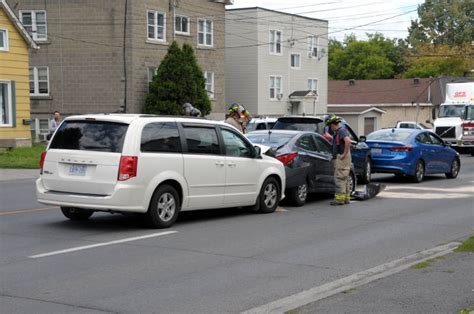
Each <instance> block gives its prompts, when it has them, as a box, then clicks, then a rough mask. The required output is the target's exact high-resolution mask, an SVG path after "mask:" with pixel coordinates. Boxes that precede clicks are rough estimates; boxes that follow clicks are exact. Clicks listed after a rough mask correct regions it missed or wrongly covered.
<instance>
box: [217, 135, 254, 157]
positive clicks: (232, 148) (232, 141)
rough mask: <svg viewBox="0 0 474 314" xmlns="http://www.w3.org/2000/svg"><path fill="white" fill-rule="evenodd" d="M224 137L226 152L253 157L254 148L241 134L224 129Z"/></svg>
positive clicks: (228, 154)
mask: <svg viewBox="0 0 474 314" xmlns="http://www.w3.org/2000/svg"><path fill="white" fill-rule="evenodd" d="M222 137H223V138H224V145H225V154H226V156H232V157H244V158H252V157H253V148H252V146H251V145H249V144H248V143H247V142H246V141H244V140H243V139H242V138H241V137H240V136H239V135H237V134H236V133H234V132H232V131H229V130H222Z"/></svg>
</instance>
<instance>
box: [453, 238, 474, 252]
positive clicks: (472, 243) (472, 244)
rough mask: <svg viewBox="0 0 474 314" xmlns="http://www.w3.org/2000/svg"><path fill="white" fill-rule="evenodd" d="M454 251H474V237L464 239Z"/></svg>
mask: <svg viewBox="0 0 474 314" xmlns="http://www.w3.org/2000/svg"><path fill="white" fill-rule="evenodd" d="M454 252H474V237H470V238H469V239H467V240H466V241H464V242H463V243H462V244H461V245H460V246H458V247H457V249H455V250H454Z"/></svg>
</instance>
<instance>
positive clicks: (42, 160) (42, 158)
mask: <svg viewBox="0 0 474 314" xmlns="http://www.w3.org/2000/svg"><path fill="white" fill-rule="evenodd" d="M45 159H46V152H42V153H41V157H40V175H41V174H43V166H44V160H45Z"/></svg>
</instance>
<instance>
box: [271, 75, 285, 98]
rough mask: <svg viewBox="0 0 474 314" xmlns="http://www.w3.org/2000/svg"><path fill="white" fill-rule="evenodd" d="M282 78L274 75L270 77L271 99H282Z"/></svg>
mask: <svg viewBox="0 0 474 314" xmlns="http://www.w3.org/2000/svg"><path fill="white" fill-rule="evenodd" d="M281 86H282V84H281V76H276V75H272V76H270V99H272V100H275V99H278V100H279V99H281V97H282V95H283V94H282V89H281Z"/></svg>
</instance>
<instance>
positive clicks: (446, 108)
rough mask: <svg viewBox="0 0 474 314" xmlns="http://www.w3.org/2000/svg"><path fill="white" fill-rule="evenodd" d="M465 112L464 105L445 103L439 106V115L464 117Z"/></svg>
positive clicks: (441, 116)
mask: <svg viewBox="0 0 474 314" xmlns="http://www.w3.org/2000/svg"><path fill="white" fill-rule="evenodd" d="M463 114H464V105H443V106H440V107H439V117H440V118H449V117H462V115H463Z"/></svg>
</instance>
